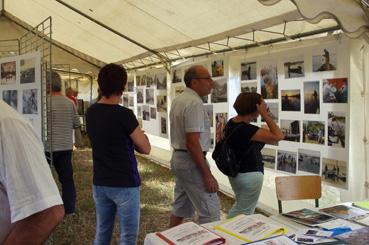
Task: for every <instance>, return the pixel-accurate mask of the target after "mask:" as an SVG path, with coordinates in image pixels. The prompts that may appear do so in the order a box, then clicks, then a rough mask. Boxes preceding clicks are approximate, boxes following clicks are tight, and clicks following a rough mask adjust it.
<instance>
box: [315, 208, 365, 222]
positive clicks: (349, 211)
mask: <svg viewBox="0 0 369 245" xmlns="http://www.w3.org/2000/svg"><path fill="white" fill-rule="evenodd" d="M319 211H320V212H323V213H326V214H329V215H332V216H334V217H337V218H340V219H347V220H359V219H362V218H365V217H366V216H368V214H369V211H365V210H362V209H360V208H356V207H352V206H351V207H350V206H347V205H343V204H340V205H336V206H333V207H329V208H323V209H320V210H319Z"/></svg>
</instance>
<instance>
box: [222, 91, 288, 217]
mask: <svg viewBox="0 0 369 245" xmlns="http://www.w3.org/2000/svg"><path fill="white" fill-rule="evenodd" d="M233 108H234V109H235V110H236V112H237V116H235V117H234V118H232V119H230V120H229V121H228V123H227V125H226V128H227V134H231V133H232V132H233V130H236V131H235V133H234V134H233V135H232V136H231V138H230V139H229V144H230V145H231V146H232V148H233V149H234V150H235V153H236V157H237V158H238V159H239V160H240V161H241V169H240V171H239V173H238V175H237V176H236V177H228V178H229V182H230V184H231V186H232V189H233V191H234V194H235V197H236V202H235V203H234V205H233V207H232V208H231V210H230V211H229V214H228V218H231V217H234V216H236V215H238V214H253V213H254V211H255V207H256V204H257V201H258V199H259V196H260V192H261V188H262V186H263V173H264V167H263V162H262V156H261V149H262V148H263V147H264V144H276V143H277V142H278V141H280V140H282V139H283V137H284V135H283V133H282V131H281V129H280V128H279V127H278V126H277V124H276V123H275V122H274V121H273V119H272V118H271V117H270V116H269V114H268V111H267V106H266V103H265V101H264V100H263V98H262V97H261V95H260V94H257V93H246V92H243V93H241V94H239V95H238V97H237V99H236V101H235V103H234V105H233ZM259 115H260V116H261V117H263V119H264V120H265V122H266V123H267V125H268V127H269V130H267V129H263V128H259V127H258V126H255V125H253V124H250V122H252V121H253V120H254V119H256V118H257V117H258V116H259Z"/></svg>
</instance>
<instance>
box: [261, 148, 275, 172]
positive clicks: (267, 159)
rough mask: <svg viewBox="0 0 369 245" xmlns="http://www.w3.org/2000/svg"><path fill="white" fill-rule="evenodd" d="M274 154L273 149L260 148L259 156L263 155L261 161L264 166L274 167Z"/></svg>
mask: <svg viewBox="0 0 369 245" xmlns="http://www.w3.org/2000/svg"><path fill="white" fill-rule="evenodd" d="M275 154H276V150H275V149H271V148H265V147H264V148H263V149H262V150H261V156H262V157H263V163H264V167H265V168H270V169H275Z"/></svg>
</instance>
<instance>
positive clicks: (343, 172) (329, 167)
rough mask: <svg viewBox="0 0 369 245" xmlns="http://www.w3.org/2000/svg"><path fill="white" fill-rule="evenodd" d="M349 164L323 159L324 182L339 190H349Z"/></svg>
mask: <svg viewBox="0 0 369 245" xmlns="http://www.w3.org/2000/svg"><path fill="white" fill-rule="evenodd" d="M347 176H348V173H347V162H346V161H343V160H336V159H330V158H323V163H322V181H324V182H326V183H328V184H330V185H332V186H335V187H339V188H345V189H346V188H347V183H348V181H347Z"/></svg>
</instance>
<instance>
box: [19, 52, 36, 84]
mask: <svg viewBox="0 0 369 245" xmlns="http://www.w3.org/2000/svg"><path fill="white" fill-rule="evenodd" d="M35 67H36V58H35V57H32V58H28V59H21V60H20V83H34V82H35V70H36V69H35Z"/></svg>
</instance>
